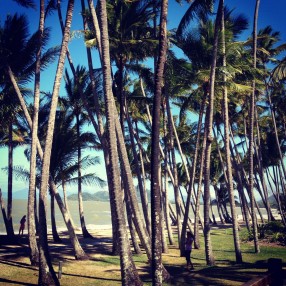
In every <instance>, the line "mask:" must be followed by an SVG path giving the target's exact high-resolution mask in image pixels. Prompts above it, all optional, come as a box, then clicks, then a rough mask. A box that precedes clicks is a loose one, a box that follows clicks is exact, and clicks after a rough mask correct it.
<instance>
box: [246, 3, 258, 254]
mask: <svg viewBox="0 0 286 286" xmlns="http://www.w3.org/2000/svg"><path fill="white" fill-rule="evenodd" d="M259 4H260V0H256V6H255V14H254V21H253V67H254V68H256V49H257V18H258V10H259ZM254 105H255V80H253V83H252V93H251V96H250V112H249V159H248V160H249V187H248V188H249V194H250V206H251V216H252V229H253V237H254V240H253V241H254V251H255V253H259V252H260V249H259V244H258V231H257V221H256V215H255V210H254V200H255V198H254V193H253V172H254V171H253V168H254V167H253V147H254V132H253V129H254Z"/></svg>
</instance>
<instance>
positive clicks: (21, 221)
mask: <svg viewBox="0 0 286 286" xmlns="http://www.w3.org/2000/svg"><path fill="white" fill-rule="evenodd" d="M25 223H26V216H25V215H24V216H23V217H22V218H21V220H20V228H19V235H20V234H21V235H23V233H24V229H25Z"/></svg>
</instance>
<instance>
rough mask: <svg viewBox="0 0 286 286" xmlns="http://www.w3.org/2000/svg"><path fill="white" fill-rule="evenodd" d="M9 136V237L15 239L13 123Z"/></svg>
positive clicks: (10, 125)
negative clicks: (13, 214)
mask: <svg viewBox="0 0 286 286" xmlns="http://www.w3.org/2000/svg"><path fill="white" fill-rule="evenodd" d="M8 132H9V134H8V137H9V138H8V188H7V190H8V199H7V235H8V236H9V237H10V238H13V237H14V228H13V219H12V209H13V208H12V206H13V194H12V191H13V123H12V122H9V131H8Z"/></svg>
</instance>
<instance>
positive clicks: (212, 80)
mask: <svg viewBox="0 0 286 286" xmlns="http://www.w3.org/2000/svg"><path fill="white" fill-rule="evenodd" d="M222 9H223V1H222V0H220V1H219V7H218V11H217V16H216V22H215V32H214V45H213V55H212V65H211V73H210V94H209V107H208V112H209V115H208V122H207V142H206V150H205V165H204V236H205V252H206V261H207V264H208V265H214V264H215V261H214V256H213V252H212V246H211V239H210V224H209V204H210V155H211V145H212V141H213V137H212V125H213V104H214V85H215V69H216V61H217V52H218V36H219V27H220V23H221V16H222Z"/></svg>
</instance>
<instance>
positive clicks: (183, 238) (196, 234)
mask: <svg viewBox="0 0 286 286" xmlns="http://www.w3.org/2000/svg"><path fill="white" fill-rule="evenodd" d="M207 84H208V83H205V85H207ZM206 97H207V88H204V96H203V99H202V103H201V107H200V113H199V120H198V127H197V128H198V130H197V139H196V146H195V153H194V158H193V162H192V164H193V165H192V168H191V177H190V182H189V186H188V195H187V200H186V211H185V214H184V221H183V225H182V235H181V245H180V248H181V256H183V252H184V250H185V242H186V231H187V220H188V217H189V207H188V206H189V205H190V201H191V192H192V190H193V188H194V182H195V174H196V168H197V158H198V154H199V147H200V138H201V129H202V118H203V114H204V109H205V103H206ZM200 190H201V188H200V189H198V193H197V196H196V198H195V212H194V217H195V222H194V241H195V242H194V244H195V247H196V248H197V249H198V248H200V244H199V224H198V220H199V210H200Z"/></svg>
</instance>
